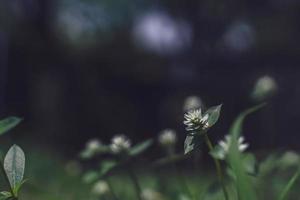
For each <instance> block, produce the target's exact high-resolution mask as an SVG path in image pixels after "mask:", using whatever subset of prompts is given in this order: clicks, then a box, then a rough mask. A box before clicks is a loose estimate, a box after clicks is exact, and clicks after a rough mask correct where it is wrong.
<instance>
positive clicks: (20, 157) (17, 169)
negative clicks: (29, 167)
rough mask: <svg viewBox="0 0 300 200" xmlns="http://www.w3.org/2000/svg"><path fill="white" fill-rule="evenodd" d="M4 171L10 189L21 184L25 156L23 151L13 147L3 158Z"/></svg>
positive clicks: (15, 146)
mask: <svg viewBox="0 0 300 200" xmlns="http://www.w3.org/2000/svg"><path fill="white" fill-rule="evenodd" d="M4 169H5V172H6V174H7V177H8V179H9V182H10V185H11V187H12V188H15V187H17V186H18V184H20V183H22V180H23V176H24V170H25V154H24V152H23V150H22V149H21V148H20V147H19V146H17V145H13V146H12V147H11V148H10V149H9V151H8V152H7V154H6V156H5V158H4Z"/></svg>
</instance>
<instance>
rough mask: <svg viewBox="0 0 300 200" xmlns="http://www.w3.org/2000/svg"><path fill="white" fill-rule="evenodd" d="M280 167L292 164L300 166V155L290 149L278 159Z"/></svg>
mask: <svg viewBox="0 0 300 200" xmlns="http://www.w3.org/2000/svg"><path fill="white" fill-rule="evenodd" d="M278 162H279V167H280V168H283V169H285V168H288V167H291V166H299V164H300V156H299V154H297V153H296V152H294V151H288V152H286V153H284V154H283V155H282V157H281V158H280V159H279V160H278Z"/></svg>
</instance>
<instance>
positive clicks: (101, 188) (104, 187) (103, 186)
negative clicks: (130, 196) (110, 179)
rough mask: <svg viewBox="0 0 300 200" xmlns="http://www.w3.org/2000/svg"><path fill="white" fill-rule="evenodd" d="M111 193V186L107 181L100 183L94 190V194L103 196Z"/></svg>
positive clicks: (95, 185)
mask: <svg viewBox="0 0 300 200" xmlns="http://www.w3.org/2000/svg"><path fill="white" fill-rule="evenodd" d="M107 193H109V186H108V184H107V183H106V182H105V181H98V182H96V183H95V184H94V186H93V188H92V194H94V195H96V196H102V195H105V194H107Z"/></svg>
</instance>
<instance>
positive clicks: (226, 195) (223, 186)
mask: <svg viewBox="0 0 300 200" xmlns="http://www.w3.org/2000/svg"><path fill="white" fill-rule="evenodd" d="M204 138H205V143H206V145H207V147H208V149H209V151H212V150H213V145H212V143H211V141H210V139H209V137H208V135H207V134H206V133H205V134H204ZM213 160H214V163H215V166H216V170H217V175H218V179H219V182H220V184H221V186H222V190H223V193H224V198H225V200H228V199H229V198H228V192H227V190H226V186H225V183H224V175H223V172H222V168H221V164H220V162H219V160H217V159H215V158H213Z"/></svg>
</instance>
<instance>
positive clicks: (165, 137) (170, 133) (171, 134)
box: [158, 129, 177, 147]
mask: <svg viewBox="0 0 300 200" xmlns="http://www.w3.org/2000/svg"><path fill="white" fill-rule="evenodd" d="M158 141H159V143H160V144H161V145H162V146H164V147H169V146H174V145H175V144H176V141H177V136H176V132H175V131H174V130H172V129H165V130H163V131H162V132H161V133H160V135H159V137H158Z"/></svg>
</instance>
